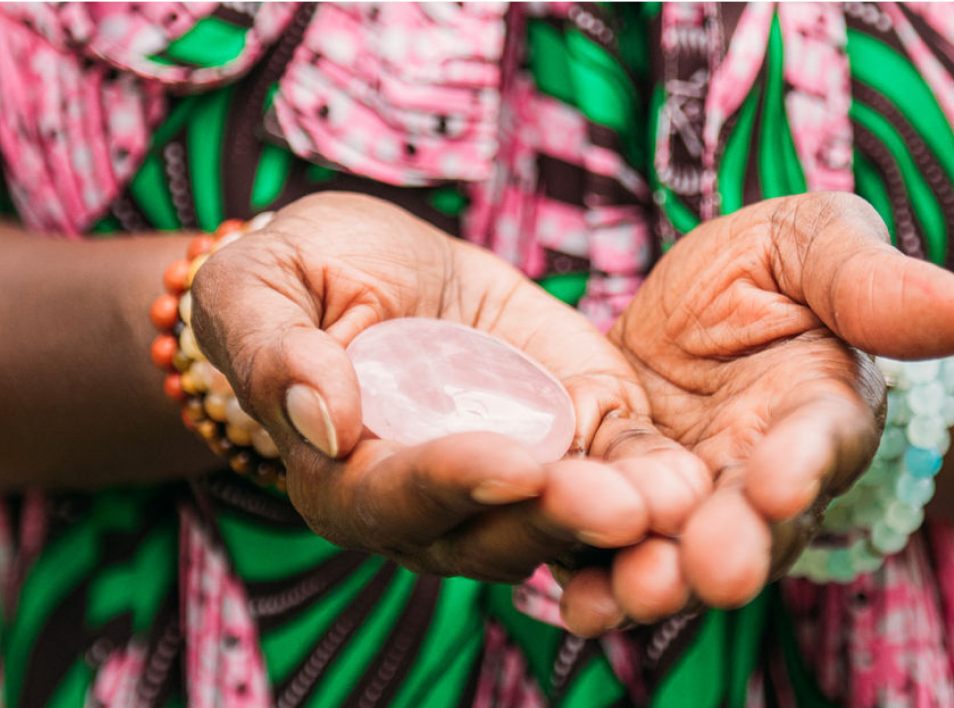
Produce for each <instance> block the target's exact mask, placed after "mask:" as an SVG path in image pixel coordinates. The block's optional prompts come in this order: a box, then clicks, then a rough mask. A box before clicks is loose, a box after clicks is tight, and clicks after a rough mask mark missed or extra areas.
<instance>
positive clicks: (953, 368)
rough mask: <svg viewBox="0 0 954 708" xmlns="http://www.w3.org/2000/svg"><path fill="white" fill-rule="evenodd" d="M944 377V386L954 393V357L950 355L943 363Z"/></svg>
mask: <svg viewBox="0 0 954 708" xmlns="http://www.w3.org/2000/svg"><path fill="white" fill-rule="evenodd" d="M942 378H943V380H944V388H946V389H947V392H948V393H950V394H954V357H949V358H947V359H945V360H944V363H943V364H942Z"/></svg>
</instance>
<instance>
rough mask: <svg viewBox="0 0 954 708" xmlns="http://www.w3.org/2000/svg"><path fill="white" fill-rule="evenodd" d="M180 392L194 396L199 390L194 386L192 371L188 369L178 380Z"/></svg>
mask: <svg viewBox="0 0 954 708" xmlns="http://www.w3.org/2000/svg"><path fill="white" fill-rule="evenodd" d="M179 382H180V385H181V386H182V390H183V391H185V392H186V393H188V394H189V395H190V396H195V395H196V394H198V393H199V392H200V391H199V388H198V386H196V381H195V378H193V376H192V369H189V370H188V371H186V372H185V373H184V374H182V376H181V377H180V379H179Z"/></svg>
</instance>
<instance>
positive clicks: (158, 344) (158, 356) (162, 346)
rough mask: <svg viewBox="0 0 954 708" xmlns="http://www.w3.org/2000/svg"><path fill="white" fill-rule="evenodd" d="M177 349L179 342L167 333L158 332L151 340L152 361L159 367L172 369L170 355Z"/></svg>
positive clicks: (173, 354)
mask: <svg viewBox="0 0 954 708" xmlns="http://www.w3.org/2000/svg"><path fill="white" fill-rule="evenodd" d="M177 351H179V342H177V341H176V338H175V337H173V336H172V335H169V334H160V335H159V336H158V337H156V338H155V339H154V340H152V349H151V350H150V353H151V354H152V361H153V363H154V364H155V365H156V366H158V367H159V368H160V369H172V357H173V356H175V353H176V352H177Z"/></svg>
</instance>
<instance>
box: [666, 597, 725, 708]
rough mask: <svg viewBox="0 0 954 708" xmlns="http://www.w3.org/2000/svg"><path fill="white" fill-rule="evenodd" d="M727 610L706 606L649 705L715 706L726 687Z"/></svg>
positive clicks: (718, 703) (690, 707) (705, 707)
mask: <svg viewBox="0 0 954 708" xmlns="http://www.w3.org/2000/svg"><path fill="white" fill-rule="evenodd" d="M729 620H730V615H729V613H727V612H723V611H717V610H710V611H709V612H708V614H707V615H706V617H705V619H704V620H703V623H702V627H701V628H700V630H699V634H698V636H697V637H696V639H695V641H694V642H693V643H692V645H691V646H690V647H689V648H688V649H687V650H686V652H685V653H684V654H683V655H682V656H681V657H680V658H679V661H678V663H677V664H676V666H675V667H673V669H672V670H671V671H670V672H669V673H668V674H667V675H666V677H665V678H664V679H663V680H662V681H661V682H660V684H659V687H658V688H657V689H656V692H655V694H654V695H653V697H652V700H651V701H650V703H649V705H650V706H651V708H716V707H717V706H719V705H721V703H722V700H723V697H724V696H725V691H726V681H727V677H728V669H729V662H730V661H731V659H732V657H730V656H728V654H727V652H726V646H727V641H728V632H729V628H728V624H729Z"/></svg>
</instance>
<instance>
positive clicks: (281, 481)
mask: <svg viewBox="0 0 954 708" xmlns="http://www.w3.org/2000/svg"><path fill="white" fill-rule="evenodd" d="M275 489H277V490H278V491H279V492H282V493H283V494H284V493H285V492H287V491H288V483H287V482H286V481H285V472H284V470H283V471H282V473H281V474H279V475H278V476H277V477H276V478H275Z"/></svg>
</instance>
